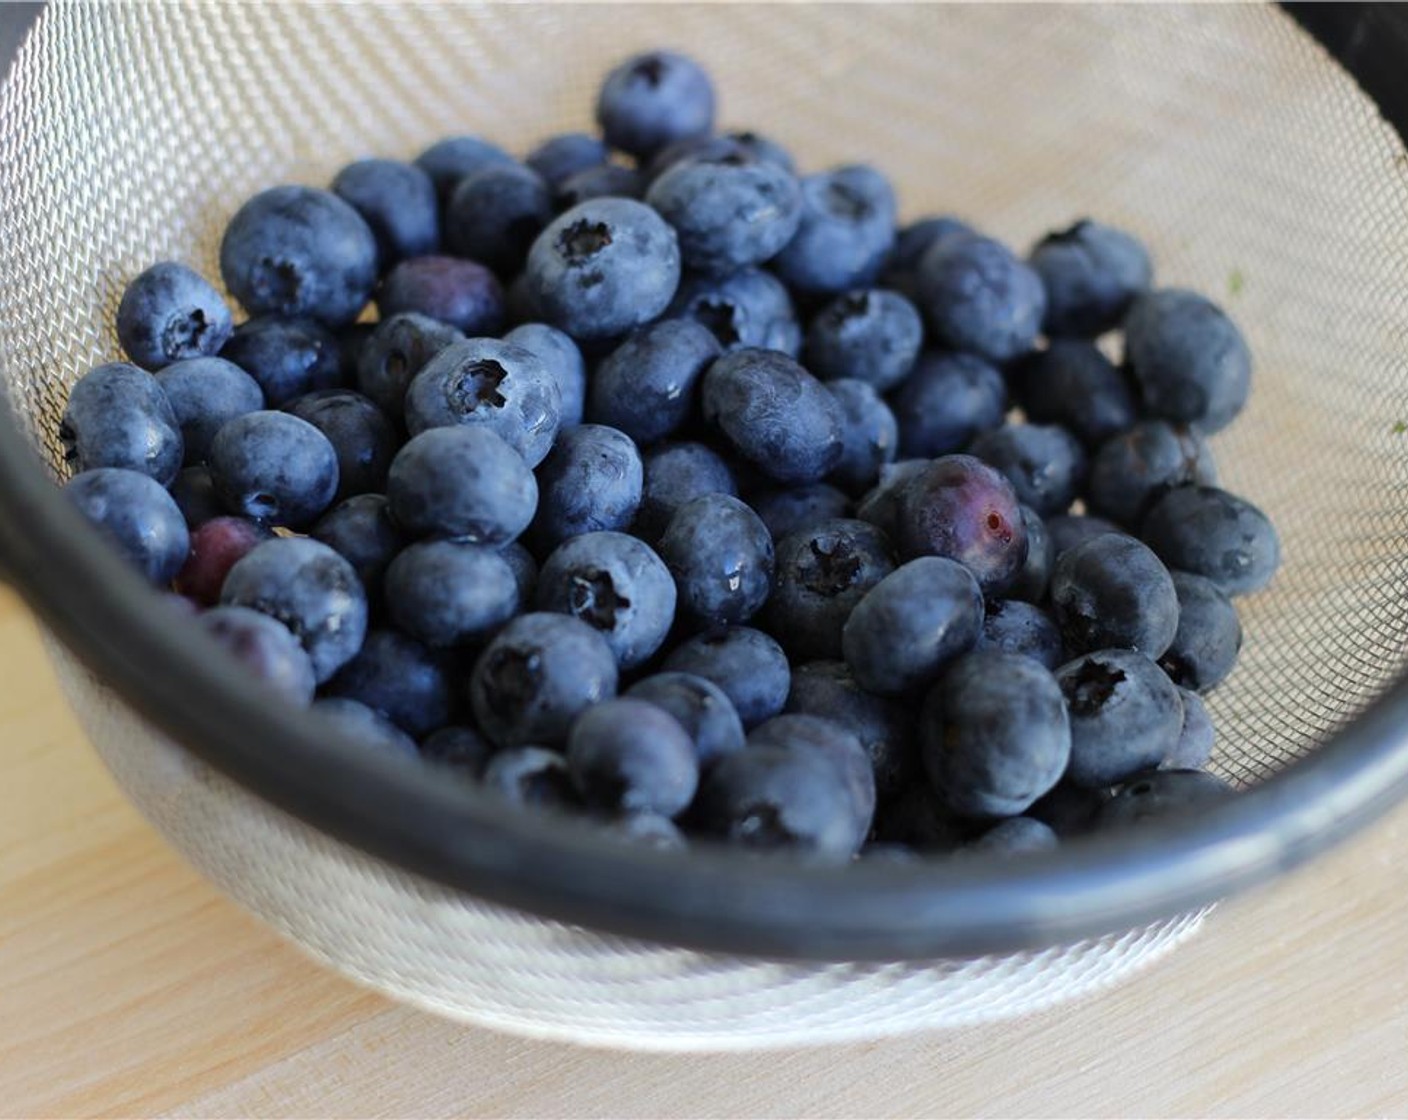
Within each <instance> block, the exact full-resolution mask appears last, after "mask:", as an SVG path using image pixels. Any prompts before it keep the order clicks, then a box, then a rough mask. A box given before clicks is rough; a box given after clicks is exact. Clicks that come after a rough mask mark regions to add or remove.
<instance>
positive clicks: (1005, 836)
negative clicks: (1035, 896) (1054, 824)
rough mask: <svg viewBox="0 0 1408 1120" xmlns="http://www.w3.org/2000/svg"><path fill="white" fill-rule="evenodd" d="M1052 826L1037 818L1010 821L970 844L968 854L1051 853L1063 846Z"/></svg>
mask: <svg viewBox="0 0 1408 1120" xmlns="http://www.w3.org/2000/svg"><path fill="white" fill-rule="evenodd" d="M1060 843H1061V842H1060V840H1059V839H1057V836H1056V833H1055V832H1054V831H1053V830H1052V828H1051V826H1050V825H1048V824H1044V823H1042V822H1041V821H1039V820H1037V819H1036V818H1035V817H1008V818H1007V819H1006V820H1005V821H1002V822H1000V823H999V824H996V825H994V826H993V827H992V828H990V829H988V830H987V831H986V832H985V833H983V834H982V835H981V836H980V837H978V839H976V840H974V841H973V842H972V843H971V844H968V845H967V846H966V847H965V848H964V850H965V851H969V852H990V853H992V854H993V855H998V856H1017V855H1028V854H1030V853H1032V852H1050V851H1054V850H1055V849H1056V848H1057V847H1059V846H1060Z"/></svg>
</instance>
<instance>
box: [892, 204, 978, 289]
mask: <svg viewBox="0 0 1408 1120" xmlns="http://www.w3.org/2000/svg"><path fill="white" fill-rule="evenodd" d="M973 232H974V230H973V228H972V227H971V226H970V225H968V223H967V222H963V221H960V220H959V219H957V218H954V217H950V216H948V215H936V216H931V217H928V218H919V219H918V220H917V221H913V222H910V223H909V225H907V226H902V227H901V228H900V231H899V234H898V236H896V238H895V244H894V248H892V249H891V250H890V255H889V256H888V257H887V258H886V259H885V267H884V270H883V271H882V272H881V274H880V282H881V283H882V284H884V286H885V287H887V288H890V289H893V290H894V291H896V292H900V293H901V294H903V295H904V296H906V297H907V298H909V299H911V300H913V299H918V296H919V262H920V261H921V260H923V259H924V254H925V253H927V252H928V251H929V246H930V245H932V244H934V242H936V241H939V240H941V239H942V238H945V237H948V236H949V235H950V234H955V233H959V234H970V235H971V234H972V233H973Z"/></svg>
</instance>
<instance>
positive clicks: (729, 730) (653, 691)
mask: <svg viewBox="0 0 1408 1120" xmlns="http://www.w3.org/2000/svg"><path fill="white" fill-rule="evenodd" d="M626 695H627V696H628V697H630V698H631V699H632V700H644V701H646V702H647V703H650V704H654V705H655V706H656V707H657V708H660V709H662V710H663V711H666V712H669V713H670V715H672V716H674V717H675V719H676V720H677V721H678V722H679V725H680V726H681V727H683V728H684V730H685V733H686V734H688V735H689V737H690V740H691V742H693V744H694V755H695V757H696V758H697V759H698V760H699V765H700V766H701V767H707V766H709V765H711V764H712V763H713V762H715V761H716V760H718V759H720V758H722V757H723V756H724V755H728V754H733V753H734V752H735V751H741V750H742V749H743V722H742V721H741V720H740V719H739V718H738V712H737V711H736V710H735V709H734V706H733V701H731V700H730V699H729V698H728V696H727V695H726V694H725V693H724V690H723V689H721V688H720V687H719V686H718V685H716V684H715V683H714V682H713V681H710V680H706V679H705V678H703V677H699V676H695V675H694V674H693V673H669V672H667V673H656V674H655V675H654V676H651V677H646V678H645V679H643V680H641V681H638V682H637V683H636V684H634V685H632V686H631V687H630V688H629V689H628V690H627V691H626Z"/></svg>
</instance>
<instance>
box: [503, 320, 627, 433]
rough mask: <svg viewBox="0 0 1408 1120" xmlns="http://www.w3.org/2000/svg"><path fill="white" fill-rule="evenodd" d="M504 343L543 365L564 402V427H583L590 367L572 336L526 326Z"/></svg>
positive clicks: (541, 326)
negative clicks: (588, 369)
mask: <svg viewBox="0 0 1408 1120" xmlns="http://www.w3.org/2000/svg"><path fill="white" fill-rule="evenodd" d="M504 341H505V342H507V343H509V344H510V345H512V346H521V347H522V348H523V349H524V350H527V351H528V352H529V353H530V354H533V355H535V356H536V357H537V359H538V361H540V362H542V364H543V369H544V370H546V371H547V374H548V377H549V378H550V379H551V380H552V381H553V382H554V383H555V384H556V385H557V392H558V396H559V397H561V399H562V405H561V416H562V419H561V427H563V428H572V427H575V426H576V425H578V424H580V423H581V422H582V416H583V413H584V412H585V410H586V399H587V365H586V362H585V361H584V360H583V358H582V352H581V350H579V349H578V348H577V344H576V343H575V342H573V341H572V339H571V337H570V336H569V335H566V334H564V333H563V332H562V331H560V330H558V329H557V328H556V327H550V326H548V325H547V324H546V323H522V324H520V325H519V326H517V327H514V328H513V330H511V331H509V332H508V333H507V334H506V335H504ZM615 426H616V427H620V425H615ZM626 434H627V435H630V433H629V432H627V433H626Z"/></svg>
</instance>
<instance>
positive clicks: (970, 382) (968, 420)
mask: <svg viewBox="0 0 1408 1120" xmlns="http://www.w3.org/2000/svg"><path fill="white" fill-rule="evenodd" d="M890 407H891V408H892V409H893V410H894V413H895V422H896V424H898V426H899V433H900V438H899V454H900V455H901V456H902V457H903V458H906V459H932V458H934V457H936V456H938V455H950V454H952V453H953V452H955V451H962V450H963V449H964V448H965V447H967V446H968V444H969V443H971V442H972V441H973V438H974V437H975V436H978V435H981V434H982V433H983V432H988V431H991V430H993V429H994V428H997V427H998V426H1000V425H1001V424H1002V420H1003V417H1004V416H1006V415H1007V384H1006V382H1004V381H1003V379H1002V374H1001V373H999V372H998V370H997V369H996V368H995V367H994V366H992V365H989V364H988V363H987V362H985V361H984V360H983V359H982V358H979V357H976V356H975V355H973V354H946V353H938V352H931V353H928V354H921V355H920V357H919V361H918V362H917V363H916V364H915V366H914V372H913V373H911V374H910V375H909V379H908V380H907V381H905V382H904V383H903V384H902V385H900V387H899V388H898V389H896V390H895V392H894V393H893V394H892V395H891V397H890Z"/></svg>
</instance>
